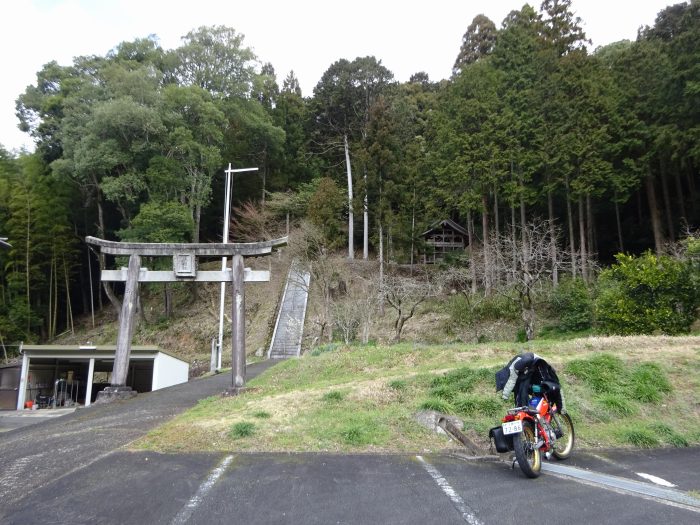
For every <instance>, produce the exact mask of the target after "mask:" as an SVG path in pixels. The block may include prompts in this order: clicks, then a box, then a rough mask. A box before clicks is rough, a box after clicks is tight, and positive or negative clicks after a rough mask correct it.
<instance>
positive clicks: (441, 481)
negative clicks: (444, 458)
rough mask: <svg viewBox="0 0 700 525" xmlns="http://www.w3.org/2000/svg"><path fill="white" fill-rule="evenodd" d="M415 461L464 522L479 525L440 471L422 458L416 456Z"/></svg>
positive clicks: (470, 510)
mask: <svg viewBox="0 0 700 525" xmlns="http://www.w3.org/2000/svg"><path fill="white" fill-rule="evenodd" d="M416 459H417V460H418V461H420V463H421V464H422V465H423V468H424V469H425V470H426V471H427V472H428V474H430V477H432V478H433V480H434V481H435V483H437V486H438V487H440V488H441V489H442V491H443V492H444V493H445V494H447V497H448V498H450V500H451V501H452V503H453V504H454V506H455V507H456V508H457V510H458V511H459V512H460V514H462V518H464V521H466V522H467V523H469V524H470V525H481V522H480V521H479V520H478V519H477V518H476V515H475V514H474V511H473V510H472V509H471V508H469V506H468V505H467V504H466V503H464V500H463V499H462V498H461V497H460V496H459V494H457V493H456V492H455V490H454V489H453V488H452V486H451V485H450V484H449V483H448V482H447V480H446V479H445V478H444V477H443V476H442V474H440V471H438V469H436V468H435V467H434V466H432V465H431V464H430V463H428V462H427V461H425V459H423V457H422V456H416Z"/></svg>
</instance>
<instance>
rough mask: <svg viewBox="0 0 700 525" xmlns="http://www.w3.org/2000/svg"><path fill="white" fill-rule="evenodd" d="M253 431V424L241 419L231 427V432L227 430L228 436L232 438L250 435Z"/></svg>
mask: <svg viewBox="0 0 700 525" xmlns="http://www.w3.org/2000/svg"><path fill="white" fill-rule="evenodd" d="M254 433H255V425H254V424H253V423H249V422H248V421H241V422H240V423H236V424H235V425H233V426H232V427H231V432H229V436H230V437H232V438H233V439H240V438H244V437H249V436H252V435H253V434H254Z"/></svg>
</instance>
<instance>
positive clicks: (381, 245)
mask: <svg viewBox="0 0 700 525" xmlns="http://www.w3.org/2000/svg"><path fill="white" fill-rule="evenodd" d="M379 291H380V293H379V316H380V317H384V293H383V292H384V228H383V226H382V221H381V219H380V220H379Z"/></svg>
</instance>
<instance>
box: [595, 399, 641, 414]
mask: <svg viewBox="0 0 700 525" xmlns="http://www.w3.org/2000/svg"><path fill="white" fill-rule="evenodd" d="M597 401H598V404H599V405H600V407H601V408H602V409H603V410H606V411H608V412H612V413H613V414H615V415H616V416H620V417H624V416H631V415H632V414H634V413H636V412H637V409H636V408H635V407H634V405H632V403H630V402H629V401H627V400H626V399H624V398H623V397H620V396H619V395H618V394H604V395H602V396H600V397H599V398H598V399H597Z"/></svg>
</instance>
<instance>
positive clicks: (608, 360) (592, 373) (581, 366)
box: [566, 354, 626, 394]
mask: <svg viewBox="0 0 700 525" xmlns="http://www.w3.org/2000/svg"><path fill="white" fill-rule="evenodd" d="M566 372H567V373H569V374H571V375H572V376H574V377H576V378H578V379H580V380H582V381H583V382H585V383H587V384H588V386H589V387H590V388H591V389H592V390H593V391H594V392H596V393H599V394H600V393H604V394H608V393H610V394H612V393H617V392H619V391H621V389H622V388H623V387H624V383H625V379H626V373H625V368H624V366H623V363H622V360H621V359H620V358H618V357H615V356H612V355H609V354H598V355H595V356H593V357H590V358H588V359H576V360H573V361H570V362H569V363H568V364H567V365H566Z"/></svg>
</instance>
